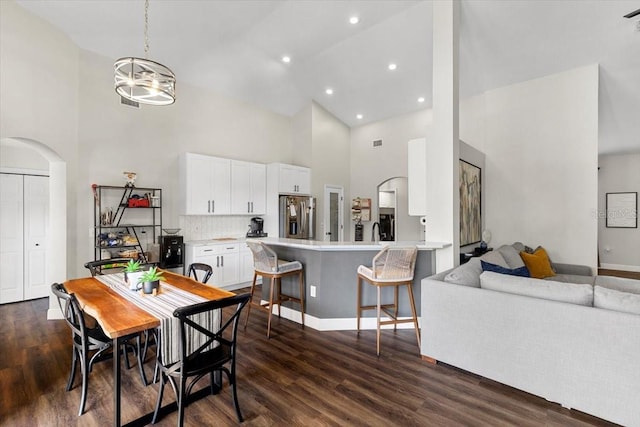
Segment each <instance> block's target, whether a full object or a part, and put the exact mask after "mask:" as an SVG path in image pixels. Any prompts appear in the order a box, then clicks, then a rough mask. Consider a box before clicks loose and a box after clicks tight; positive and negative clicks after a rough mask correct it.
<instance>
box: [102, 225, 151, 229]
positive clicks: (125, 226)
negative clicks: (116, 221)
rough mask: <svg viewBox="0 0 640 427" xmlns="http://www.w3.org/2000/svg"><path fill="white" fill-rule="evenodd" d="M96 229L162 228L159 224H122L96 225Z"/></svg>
mask: <svg viewBox="0 0 640 427" xmlns="http://www.w3.org/2000/svg"><path fill="white" fill-rule="evenodd" d="M94 227H95V228H116V229H118V228H129V227H137V228H143V227H162V226H161V225H159V224H155V225H154V224H120V225H94Z"/></svg>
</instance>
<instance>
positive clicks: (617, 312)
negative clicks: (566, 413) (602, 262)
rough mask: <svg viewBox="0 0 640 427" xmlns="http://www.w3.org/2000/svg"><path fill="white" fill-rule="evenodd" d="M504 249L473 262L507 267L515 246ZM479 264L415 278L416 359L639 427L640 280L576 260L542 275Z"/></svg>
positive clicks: (514, 260) (512, 260)
mask: <svg viewBox="0 0 640 427" xmlns="http://www.w3.org/2000/svg"><path fill="white" fill-rule="evenodd" d="M514 246H515V248H514ZM504 248H505V247H501V248H499V249H498V250H496V251H494V253H493V254H487V255H485V256H483V257H482V258H484V259H485V260H486V259H488V260H489V261H488V262H490V263H498V264H500V263H502V264H504V265H506V266H507V267H508V268H516V267H515V266H514V265H515V264H517V263H518V260H517V258H515V257H513V253H514V252H515V253H516V254H518V252H517V249H520V245H518V244H514V245H509V247H507V249H504ZM509 248H510V249H509ZM516 248H517V249H516ZM514 249H515V251H514ZM502 252H504V253H506V255H504V256H501V257H498V255H503V254H502ZM482 258H481V259H482ZM509 258H511V259H509ZM465 266H466V267H465ZM479 266H480V259H477V258H474V259H472V260H471V261H470V262H469V263H467V264H465V265H463V266H460V267H458V268H457V269H452V270H449V271H446V272H443V273H440V274H436V275H434V276H431V277H428V278H426V279H423V280H422V293H421V311H422V317H421V322H422V325H421V329H422V340H421V354H422V355H423V356H425V357H427V358H431V359H435V360H437V361H439V362H443V363H446V364H450V365H453V366H456V367H459V368H461V369H464V370H467V371H470V372H473V373H475V374H478V375H481V376H483V377H486V378H490V379H492V380H495V381H498V382H500V383H503V384H507V385H509V386H511V387H515V388H517V389H520V390H524V391H526V392H529V393H532V394H535V395H537V396H540V397H543V398H545V399H547V400H549V401H552V402H556V403H559V404H561V405H562V406H563V407H566V408H573V409H576V410H579V411H582V412H586V413H588V414H592V415H595V416H596V417H600V418H603V419H606V420H609V421H613V422H615V423H619V424H622V425H627V426H640V308H639V307H640V281H636V280H630V279H619V278H614V277H604V276H597V277H594V276H591V275H590V273H591V271H590V269H589V268H588V267H584V266H576V265H562V264H554V267H555V269H556V272H557V275H556V276H554V277H551V278H549V280H542V279H531V278H523V277H514V276H508V275H505V274H498V273H492V272H482V268H481V267H479ZM478 268H479V270H478ZM476 274H477V277H475V275H476ZM594 302H595V305H596V306H595V307H594ZM635 310H638V311H637V312H636V311H635Z"/></svg>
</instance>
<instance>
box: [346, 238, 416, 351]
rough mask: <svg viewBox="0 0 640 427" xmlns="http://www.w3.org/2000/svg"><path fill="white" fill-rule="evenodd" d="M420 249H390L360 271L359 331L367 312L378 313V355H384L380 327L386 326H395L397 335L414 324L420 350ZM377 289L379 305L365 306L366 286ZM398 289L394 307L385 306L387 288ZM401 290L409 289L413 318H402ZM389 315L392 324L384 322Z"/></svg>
mask: <svg viewBox="0 0 640 427" xmlns="http://www.w3.org/2000/svg"><path fill="white" fill-rule="evenodd" d="M417 254H418V248H417V247H415V246H412V247H391V246H387V247H386V248H384V249H382V250H381V251H380V252H378V254H377V255H376V256H375V257H374V258H373V262H372V266H371V267H367V266H364V265H361V266H359V267H358V273H357V274H358V295H357V301H358V308H357V328H358V332H359V331H360V317H361V316H362V312H363V311H365V310H376V318H377V331H376V354H377V355H378V356H379V355H380V327H381V326H382V325H393V329H394V331H395V330H396V325H397V324H399V323H413V325H414V328H415V331H416V338H417V339H418V348H419V347H420V329H419V327H418V317H417V314H416V305H415V301H414V298H413V290H412V288H411V284H412V283H413V273H414V270H415V264H416V256H417ZM363 281H364V282H366V283H368V284H369V285H372V286H375V287H376V296H377V302H376V305H362V282H363ZM390 286H392V287H394V299H393V303H389V304H382V303H381V297H380V294H381V289H382V288H385V287H390ZM401 286H406V287H407V292H408V294H409V306H410V308H411V315H412V316H411V318H408V319H399V318H398V289H399V288H400V287H401ZM383 312H384V313H385V314H386V315H387V316H388V317H389V320H381V319H380V317H381V314H382V313H383Z"/></svg>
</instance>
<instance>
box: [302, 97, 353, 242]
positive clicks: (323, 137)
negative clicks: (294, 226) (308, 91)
mask: <svg viewBox="0 0 640 427" xmlns="http://www.w3.org/2000/svg"><path fill="white" fill-rule="evenodd" d="M350 136H351V134H350V129H349V127H348V126H347V125H345V124H344V123H342V122H341V121H340V120H338V119H337V118H336V117H335V116H333V115H332V114H331V113H329V112H328V111H327V110H325V109H324V108H322V107H320V106H319V105H318V104H316V103H315V102H313V103H312V115H311V139H312V144H311V162H312V163H311V187H312V188H311V194H312V195H313V196H315V197H316V240H324V218H323V213H324V186H325V185H336V186H341V187H343V188H344V194H345V196H346V195H347V194H349V187H350V182H349V176H350V172H349V166H350V162H349V159H350V151H351V150H350ZM345 199H346V200H345V205H344V209H343V214H344V215H343V221H344V226H345V230H344V236H345V239H347V236H349V227H350V223H349V217H350V212H351V206H350V204H349V202H348V200H350V199H347V198H346V197H345Z"/></svg>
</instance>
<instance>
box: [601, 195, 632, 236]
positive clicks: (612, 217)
mask: <svg viewBox="0 0 640 427" xmlns="http://www.w3.org/2000/svg"><path fill="white" fill-rule="evenodd" d="M606 210H607V221H606V226H607V227H608V228H638V193H637V192H635V193H634V192H630V193H607V200H606Z"/></svg>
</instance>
